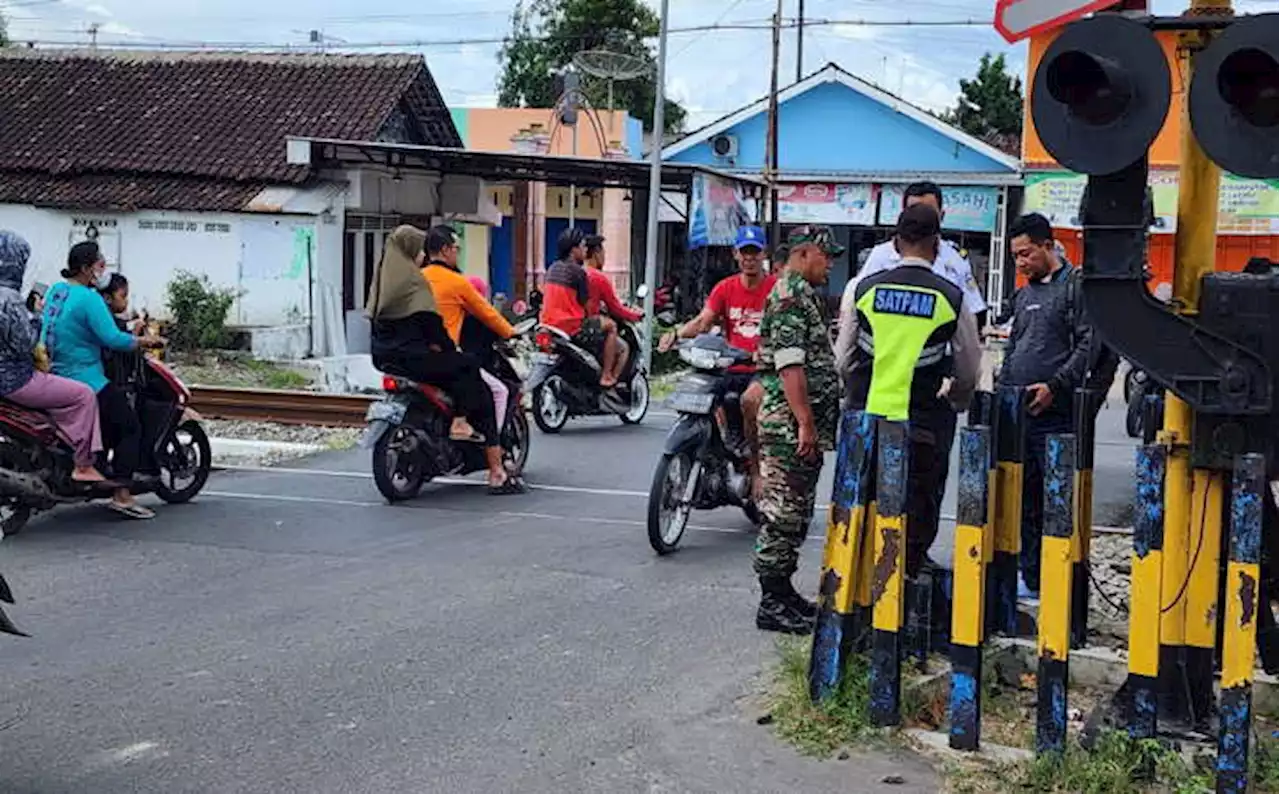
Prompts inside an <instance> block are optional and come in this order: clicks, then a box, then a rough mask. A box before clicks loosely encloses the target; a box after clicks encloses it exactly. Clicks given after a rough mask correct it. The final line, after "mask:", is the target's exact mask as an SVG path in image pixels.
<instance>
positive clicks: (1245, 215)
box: [948, 170, 1280, 235]
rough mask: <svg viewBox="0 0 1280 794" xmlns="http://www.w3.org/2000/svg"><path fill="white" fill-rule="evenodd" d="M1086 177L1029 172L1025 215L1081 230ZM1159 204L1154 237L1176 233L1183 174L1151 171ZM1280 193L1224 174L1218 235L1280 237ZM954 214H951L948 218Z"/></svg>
mask: <svg viewBox="0 0 1280 794" xmlns="http://www.w3.org/2000/svg"><path fill="white" fill-rule="evenodd" d="M1086 181H1087V177H1085V176H1084V175H1083V174H1074V173H1070V172H1067V171H1047V172H1041V173H1029V174H1027V177H1026V195H1025V199H1024V202H1023V208H1022V211H1023V212H1038V213H1040V214H1041V215H1044V216H1045V217H1046V218H1048V219H1049V222H1050V223H1051V224H1053V226H1054V227H1055V228H1058V229H1079V228H1080V218H1079V212H1080V197H1081V196H1082V195H1083V194H1084V186H1085V183H1086ZM1147 182H1148V184H1150V185H1151V198H1152V201H1153V202H1154V204H1155V216H1156V220H1155V223H1154V224H1153V225H1152V227H1151V232H1152V233H1153V234H1173V233H1174V232H1175V231H1177V224H1178V173H1177V172H1176V171H1166V170H1160V171H1152V172H1151V173H1150V174H1149V175H1148V177H1147ZM1277 212H1280V191H1278V190H1277V186H1276V182H1275V180H1259V179H1245V178H1243V177H1237V176H1233V175H1231V174H1223V175H1222V184H1221V187H1220V188H1219V192H1218V234H1240V235H1271V234H1277V233H1280V221H1278V220H1277ZM948 214H949V213H948Z"/></svg>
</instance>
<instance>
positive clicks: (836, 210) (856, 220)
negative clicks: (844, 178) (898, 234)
mask: <svg viewBox="0 0 1280 794" xmlns="http://www.w3.org/2000/svg"><path fill="white" fill-rule="evenodd" d="M875 215H876V189H875V185H870V184H865V183H851V184H832V183H829V182H801V183H793V184H785V185H779V186H778V218H779V219H781V221H782V222H783V223H823V224H826V225H828V226H872V225H874V224H875Z"/></svg>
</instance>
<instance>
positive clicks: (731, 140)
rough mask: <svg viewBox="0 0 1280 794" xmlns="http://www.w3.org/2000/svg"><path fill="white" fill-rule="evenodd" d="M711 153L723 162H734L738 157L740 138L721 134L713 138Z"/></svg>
mask: <svg viewBox="0 0 1280 794" xmlns="http://www.w3.org/2000/svg"><path fill="white" fill-rule="evenodd" d="M711 151H712V153H713V154H715V156H716V157H717V158H719V159H721V160H732V159H734V158H735V157H737V156H738V136H737V135H727V134H725V133H723V132H722V133H720V134H719V135H716V136H714V137H712V138H711Z"/></svg>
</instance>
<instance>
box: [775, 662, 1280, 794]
mask: <svg viewBox="0 0 1280 794" xmlns="http://www.w3.org/2000/svg"><path fill="white" fill-rule="evenodd" d="M811 642H812V641H811V640H810V639H808V638H784V639H782V640H780V641H779V643H778V653H779V661H778V664H777V666H776V668H775V670H774V674H773V678H772V685H773V686H772V688H771V690H770V691H769V694H768V697H767V706H768V708H769V715H770V718H771V723H772V725H773V730H774V731H775V732H776V733H777V734H778V736H780V737H781V738H783V739H784V740H786V741H788V742H790V743H791V744H792V745H794V746H795V747H796V749H798V750H799V751H800V752H801V753H804V754H806V755H811V756H816V757H822V758H825V757H830V756H831V755H833V754H835V753H836V752H838V751H840V750H842V749H844V748H854V747H858V746H860V745H861V746H865V745H868V744H872V743H875V742H880V741H884V740H885V739H889V738H892V737H893V736H894V734H893V733H892V732H886V731H882V730H880V729H877V728H875V727H873V726H872V725H871V720H870V714H869V700H870V692H869V683H870V680H869V679H870V669H869V665H868V662H867V660H866V659H865V657H861V656H854V657H853V658H852V659H850V660H849V662H848V664H847V666H846V668H845V675H844V677H843V679H842V681H841V683H840V686H839V688H838V689H837V691H836V692H835V694H834V695H833V696H832V697H831V698H830V699H829V700H828V701H827V702H825V703H821V704H816V705H815V704H814V703H812V702H811V701H810V700H809V652H810V645H811ZM904 673H906V669H905V668H904ZM983 680H984V681H985V682H987V688H986V689H985V690H984V692H983V704H982V705H983V715H982V717H983V728H982V735H983V740H984V742H987V743H992V744H1003V745H1006V746H1015V747H1030V746H1031V745H1032V744H1033V739H1034V716H1032V719H1031V720H1028V717H1027V713H1028V710H1030V711H1031V712H1032V715H1034V708H1035V701H1034V698H1033V696H1030V697H1029V696H1028V694H1027V693H1026V692H1023V691H1021V690H1015V689H1013V688H1009V687H1001V686H1000V685H999V684H998V683H996V682H997V675H996V671H995V670H994V669H987V670H985V671H984V674H983ZM912 683H913V682H912V681H910V680H904V681H903V686H902V711H903V717H904V723H905V724H907V725H912V726H917V725H923V726H926V727H930V728H943V729H945V704H944V705H943V706H941V707H940V706H939V702H940V701H939V697H938V695H937V693H936V692H934V693H932V694H928V693H925V692H922V689H923V688H922V687H919V686H912ZM1024 701H1025V702H1024ZM940 708H941V709H942V712H941V713H940V712H939V709H940ZM1274 731H1275V723H1274V721H1271V720H1268V719H1266V718H1265V717H1264V718H1262V719H1260V720H1259V722H1258V729H1257V730H1255V732H1254V737H1253V740H1252V742H1251V743H1250V751H1251V754H1250V771H1251V778H1252V789H1251V790H1252V791H1255V792H1277V790H1278V784H1277V777H1278V776H1280V747H1278V744H1277V739H1276V738H1275V736H1273V732H1274ZM945 772H946V776H947V786H948V790H950V791H955V792H966V793H967V794H978V793H979V792H1011V791H1012V792H1039V793H1040V794H1199V793H1200V792H1206V791H1213V788H1214V776H1213V763H1212V756H1205V755H1201V756H1197V757H1195V758H1194V759H1192V760H1190V761H1188V760H1187V759H1186V758H1184V756H1183V755H1181V754H1179V753H1178V752H1175V751H1174V750H1173V749H1171V748H1170V747H1168V746H1167V745H1166V744H1164V743H1163V742H1160V741H1156V740H1141V741H1134V740H1131V739H1130V738H1129V737H1128V736H1127V734H1125V733H1124V732H1121V731H1111V732H1107V733H1103V734H1101V735H1100V736H1099V737H1098V739H1097V742H1096V743H1095V745H1094V746H1093V747H1092V748H1091V749H1090V750H1087V751H1086V750H1084V749H1083V748H1081V747H1080V746H1079V745H1078V744H1077V743H1076V742H1075V741H1074V740H1069V742H1068V746H1067V749H1066V750H1065V751H1064V752H1063V753H1061V754H1056V755H1055V754H1047V755H1043V756H1039V757H1036V758H1034V759H1031V760H1027V761H1020V762H1012V763H1003V764H1002V763H995V762H991V761H988V760H985V759H983V758H982V757H981V756H974V757H973V758H972V759H965V760H964V761H961V762H952V763H950V764H949V765H948V768H947V769H946V770H945Z"/></svg>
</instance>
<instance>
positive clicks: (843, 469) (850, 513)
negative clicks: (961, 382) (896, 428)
mask: <svg viewBox="0 0 1280 794" xmlns="http://www.w3.org/2000/svg"><path fill="white" fill-rule="evenodd" d="M840 424H841V426H840V440H839V444H838V445H837V451H836V475H835V483H834V486H833V488H832V492H831V512H830V518H829V519H828V521H827V542H826V548H825V550H824V552H823V557H822V578H821V580H820V582H819V587H818V619H817V623H816V625H815V627H814V632H813V653H812V655H811V656H810V661H809V697H810V698H811V699H812V700H813V701H814V702H815V703H816V702H819V701H821V700H825V699H827V698H828V697H830V696H831V695H832V694H833V693H834V692H835V691H836V688H837V687H838V686H839V684H840V677H841V675H843V672H844V669H845V664H846V662H847V661H848V659H849V656H850V655H851V654H852V653H855V652H856V651H858V650H861V649H863V648H865V645H866V634H867V632H868V631H869V629H870V626H869V625H868V624H869V615H868V614H867V610H866V608H865V606H862V607H860V606H859V604H858V600H857V594H858V592H859V590H860V589H861V590H866V589H867V588H866V587H860V585H865V584H866V583H865V582H862V581H860V579H866V578H867V577H866V573H865V571H863V568H864V565H863V563H862V560H863V558H864V556H865V555H864V554H863V548H864V546H865V545H867V540H868V539H869V538H870V537H871V535H870V533H869V532H868V531H867V525H868V523H869V520H870V516H869V514H868V512H867V506H868V504H869V503H870V497H871V486H872V479H871V478H872V476H873V473H874V466H873V465H872V464H873V463H874V454H875V428H876V419H875V417H874V416H872V415H870V414H867V413H864V412H862V411H846V412H845V414H844V417H843V419H842V420H841V423H840Z"/></svg>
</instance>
